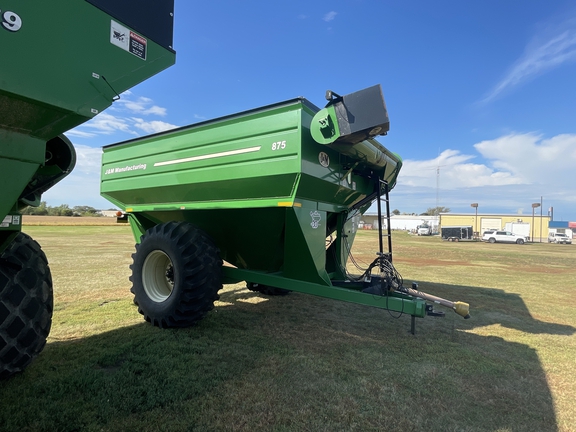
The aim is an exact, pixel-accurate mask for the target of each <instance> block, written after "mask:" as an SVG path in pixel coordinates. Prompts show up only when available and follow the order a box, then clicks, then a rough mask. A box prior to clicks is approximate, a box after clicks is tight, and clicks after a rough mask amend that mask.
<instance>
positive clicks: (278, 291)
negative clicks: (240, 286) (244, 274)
mask: <svg viewBox="0 0 576 432" xmlns="http://www.w3.org/2000/svg"><path fill="white" fill-rule="evenodd" d="M246 288H248V289H249V290H250V291H254V292H259V293H261V294H265V295H269V296H285V295H286V294H288V293H290V291H289V290H287V289H284V288H276V287H271V286H268V285H262V284H257V283H254V282H246Z"/></svg>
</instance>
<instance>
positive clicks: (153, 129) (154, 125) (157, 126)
mask: <svg viewBox="0 0 576 432" xmlns="http://www.w3.org/2000/svg"><path fill="white" fill-rule="evenodd" d="M132 120H133V121H134V126H135V127H137V128H138V129H140V130H143V131H144V132H146V133H157V132H164V131H166V130H169V129H174V128H176V127H178V126H176V125H173V124H170V123H166V122H163V121H159V120H153V121H144V120H143V119H141V118H133V119H132Z"/></svg>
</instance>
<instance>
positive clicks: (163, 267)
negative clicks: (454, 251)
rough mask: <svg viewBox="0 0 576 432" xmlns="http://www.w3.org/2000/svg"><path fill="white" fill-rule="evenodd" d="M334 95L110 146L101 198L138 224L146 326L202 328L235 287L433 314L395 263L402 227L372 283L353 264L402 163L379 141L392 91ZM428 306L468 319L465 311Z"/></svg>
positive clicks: (138, 275)
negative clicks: (223, 293) (361, 230)
mask: <svg viewBox="0 0 576 432" xmlns="http://www.w3.org/2000/svg"><path fill="white" fill-rule="evenodd" d="M327 99H329V102H328V105H327V106H326V107H325V108H324V109H319V108H317V107H316V106H314V105H313V104H311V103H310V102H308V101H307V100H306V99H304V98H298V99H292V100H288V101H286V102H282V103H278V104H274V105H269V106H265V107H262V108H259V109H254V110H251V111H246V112H242V113H239V114H235V115H230V116H227V117H222V118H219V119H215V120H211V121H205V122H201V123H197V124H194V125H190V126H187V127H182V128H179V129H174V130H171V131H168V132H163V133H159V134H155V135H151V136H148V137H143V138H139V139H135V140H131V141H126V142H123V143H118V144H114V145H110V146H107V147H105V148H104V152H103V156H102V165H103V166H102V177H101V194H102V196H104V197H105V198H107V199H108V200H110V201H111V202H112V203H114V204H116V205H117V206H119V207H120V208H122V209H123V210H124V211H125V212H126V214H127V215H128V218H129V221H130V225H131V228H132V231H133V233H134V237H135V239H136V243H137V245H136V253H135V254H134V255H133V264H132V266H131V269H132V276H131V281H132V292H133V293H134V295H135V303H136V304H137V305H138V308H139V311H140V313H142V314H143V315H144V317H145V319H146V320H147V321H150V322H152V323H153V324H154V325H157V326H159V327H184V326H189V325H192V324H194V323H195V322H197V321H198V320H200V319H201V318H202V317H204V316H205V315H206V313H207V312H208V311H209V310H211V309H212V308H213V303H214V301H215V300H216V299H217V298H218V291H219V290H220V289H221V287H222V283H225V284H231V283H238V282H241V281H246V282H247V287H248V288H249V289H251V290H254V291H260V292H263V293H267V294H283V293H286V292H287V291H299V292H304V293H308V294H314V295H318V296H322V297H328V298H334V299H339V300H344V301H350V302H354V303H360V304H364V305H369V306H374V307H379V308H384V309H389V310H391V311H396V312H399V313H405V314H407V315H411V316H412V317H413V319H412V323H414V317H424V316H425V314H426V313H427V304H426V300H425V298H426V295H425V294H423V293H420V292H419V291H418V290H417V289H414V288H409V289H407V288H404V287H403V285H402V280H401V278H400V277H399V275H398V274H397V272H396V271H395V270H394V268H393V266H392V254H391V237H390V232H388V236H387V239H388V250H384V249H385V248H384V241H383V240H382V239H383V237H384V238H386V236H384V235H383V233H380V234H381V236H380V250H379V252H378V254H377V256H376V259H375V260H374V262H373V263H372V265H370V266H369V268H368V269H366V270H365V271H364V272H363V274H362V275H361V276H357V277H355V276H352V275H350V274H349V273H348V270H347V268H346V263H347V260H348V257H349V255H350V249H351V247H352V243H353V240H354V237H355V235H356V230H357V227H358V222H359V220H360V216H361V215H362V214H363V213H364V212H365V211H366V210H367V209H368V208H369V207H370V206H371V204H373V203H374V201H377V202H378V204H380V203H381V202H382V200H381V199H380V198H382V199H385V198H386V199H387V197H388V192H389V191H390V189H392V188H393V187H394V185H395V183H396V178H397V176H398V172H399V170H400V167H401V165H402V162H401V159H400V157H399V156H397V155H395V154H393V153H391V152H389V151H388V150H387V149H386V148H384V147H383V146H382V145H381V144H380V143H379V142H377V141H376V140H374V137H375V136H376V135H385V134H386V132H387V131H388V129H389V121H388V114H387V111H386V106H385V103H384V98H383V96H382V91H381V89H380V86H379V85H377V86H374V87H371V88H367V89H365V90H361V91H359V92H356V93H352V94H350V95H347V96H343V97H340V96H338V95H336V94H335V93H333V92H328V93H327ZM378 208H379V209H380V206H379V207H378ZM381 211H382V210H381V209H380V212H381ZM386 214H387V215H389V206H388V205H386ZM388 226H390V225H389V224H388ZM223 261H225V262H226V264H225V265H224V266H223ZM372 270H374V273H375V274H372ZM429 300H430V301H432V302H437V303H438V302H440V301H442V302H444V304H445V305H448V306H449V307H452V308H453V309H454V310H455V311H456V312H457V313H459V314H461V315H463V316H466V315H468V305H466V304H464V303H450V302H447V301H444V300H442V299H438V298H431V297H430V299H429ZM428 309H429V308H428Z"/></svg>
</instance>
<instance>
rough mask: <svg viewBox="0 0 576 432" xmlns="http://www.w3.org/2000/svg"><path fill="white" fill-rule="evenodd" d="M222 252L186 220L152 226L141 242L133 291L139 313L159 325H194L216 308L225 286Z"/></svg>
mask: <svg viewBox="0 0 576 432" xmlns="http://www.w3.org/2000/svg"><path fill="white" fill-rule="evenodd" d="M219 254H220V251H219V250H218V248H217V247H216V246H215V245H214V243H213V242H212V241H211V240H210V238H209V237H208V236H207V235H206V234H205V233H203V232H202V231H201V230H199V229H198V228H196V227H194V226H193V225H191V224H189V223H186V222H166V223H163V224H160V225H156V226H155V227H153V228H150V229H149V230H148V231H146V233H145V234H144V235H143V236H142V238H141V239H140V244H137V245H136V253H135V254H133V255H132V259H133V260H134V262H133V264H132V265H131V266H130V268H131V269H132V276H131V277H130V280H131V281H132V290H131V291H132V293H133V294H134V303H135V304H137V305H138V312H140V313H141V314H142V315H144V318H145V319H146V321H148V322H150V323H152V324H154V325H155V326H157V327H161V328H166V327H189V326H191V325H194V324H196V323H197V322H198V321H200V320H201V319H202V318H204V317H205V316H206V314H207V313H208V312H209V311H210V310H212V309H213V308H214V301H215V300H218V298H219V297H218V291H219V290H220V289H221V288H222V276H221V271H222V269H221V268H222V260H221V259H220V256H219Z"/></svg>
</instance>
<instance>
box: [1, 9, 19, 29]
mask: <svg viewBox="0 0 576 432" xmlns="http://www.w3.org/2000/svg"><path fill="white" fill-rule="evenodd" d="M2 25H3V26H4V28H5V29H6V30H10V31H11V32H17V31H18V30H20V29H21V28H22V18H20V16H19V15H18V14H15V13H14V12H11V11H6V12H4V14H3V15H2Z"/></svg>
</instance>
